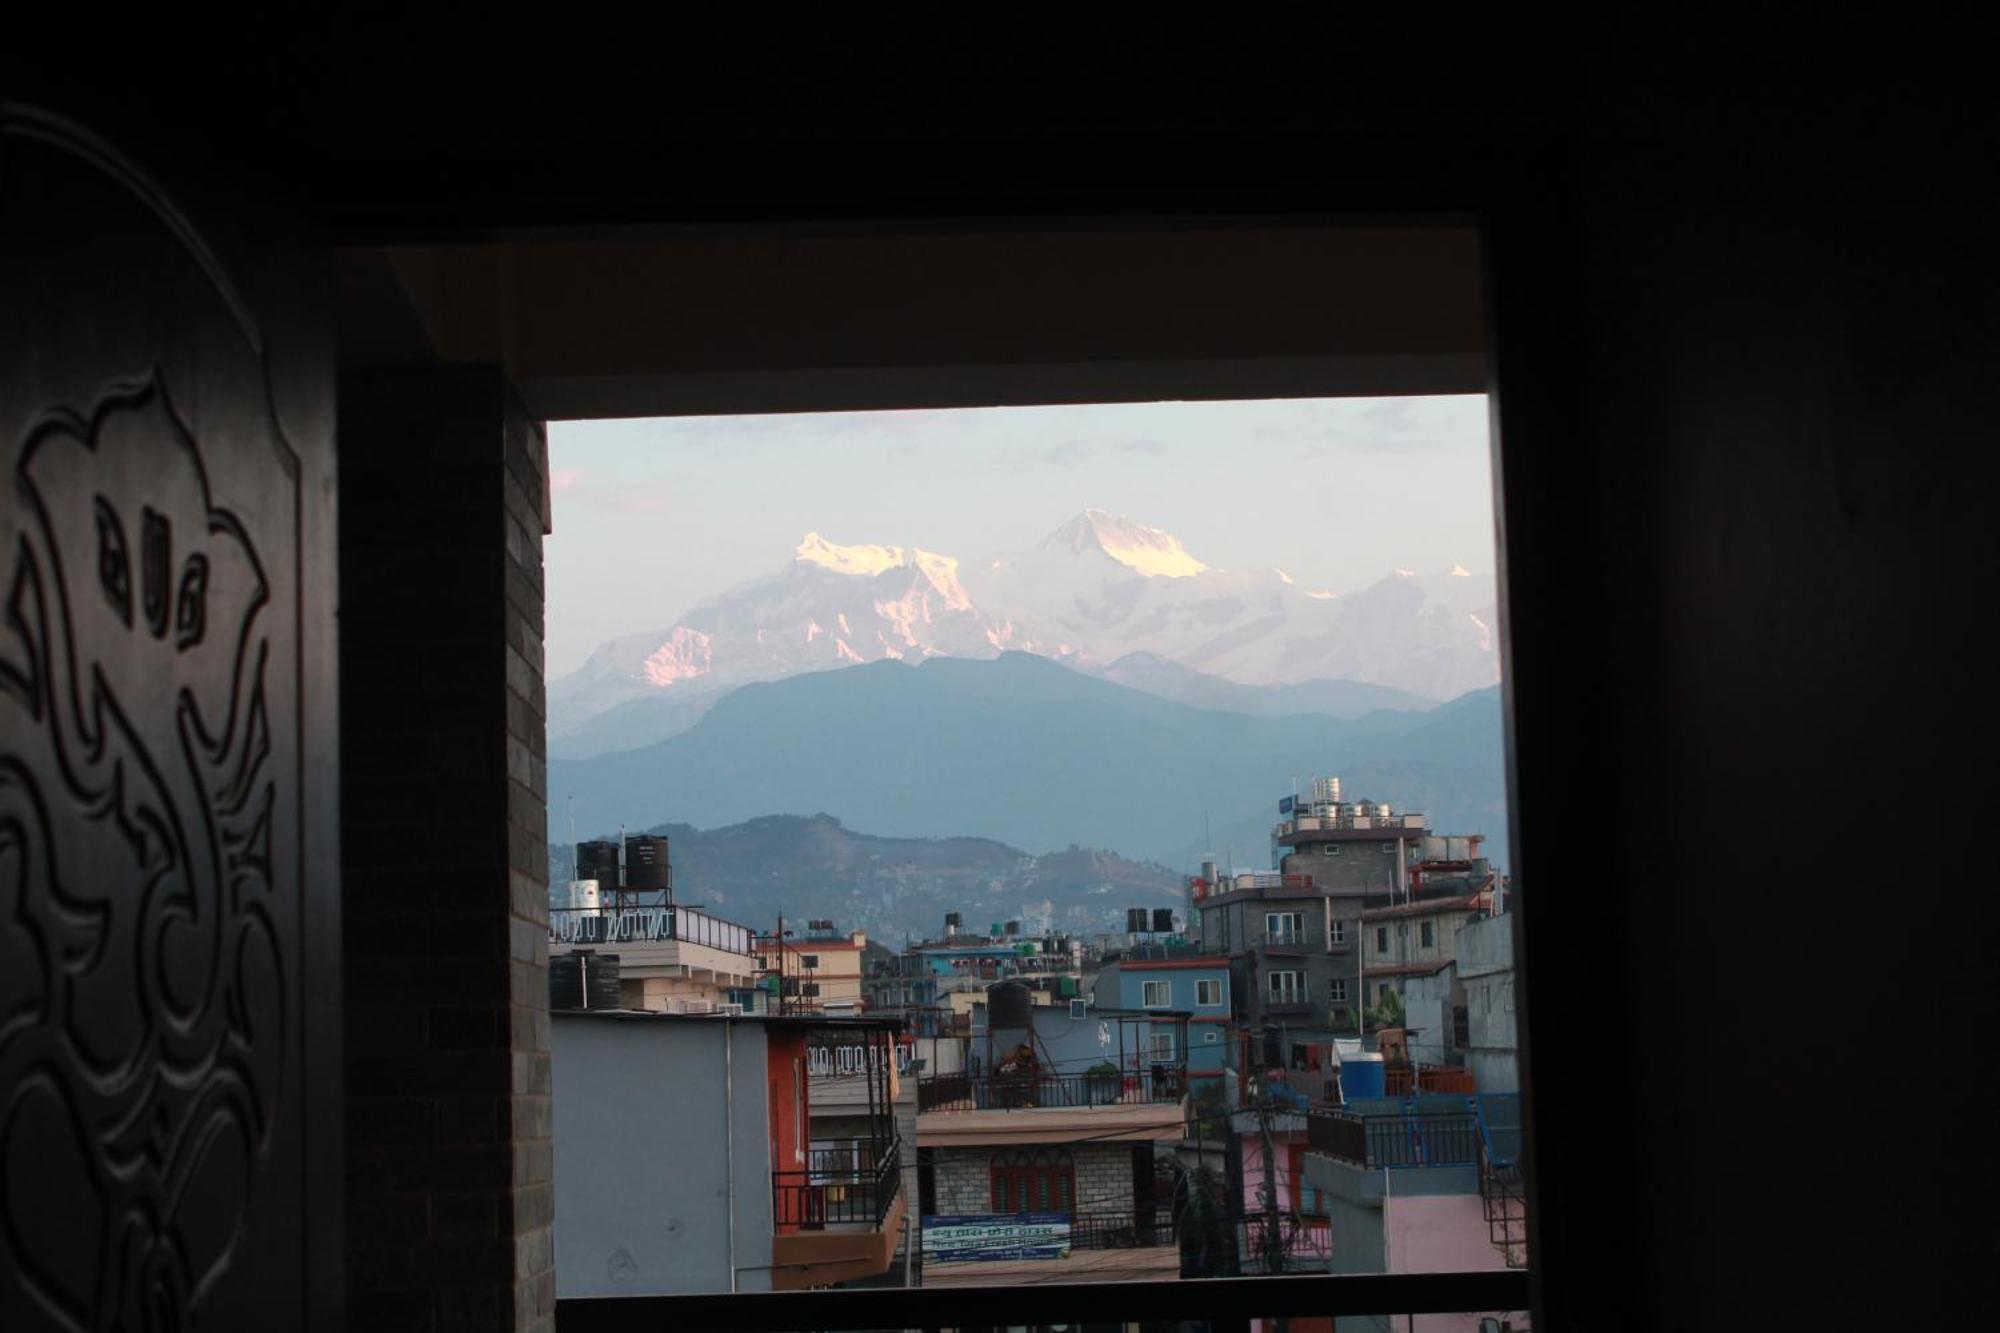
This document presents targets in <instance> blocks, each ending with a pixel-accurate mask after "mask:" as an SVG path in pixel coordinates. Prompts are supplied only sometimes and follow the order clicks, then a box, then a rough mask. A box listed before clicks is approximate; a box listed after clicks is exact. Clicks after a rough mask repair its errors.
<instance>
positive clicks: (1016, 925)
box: [1007, 921, 1021, 935]
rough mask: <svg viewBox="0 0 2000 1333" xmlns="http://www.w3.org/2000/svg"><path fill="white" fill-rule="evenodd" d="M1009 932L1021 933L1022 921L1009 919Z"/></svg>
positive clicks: (1013, 933)
mask: <svg viewBox="0 0 2000 1333" xmlns="http://www.w3.org/2000/svg"><path fill="white" fill-rule="evenodd" d="M1007 933H1008V934H1009V935H1018V934H1020V933H1021V923H1020V922H1018V921H1009V922H1008V923H1007Z"/></svg>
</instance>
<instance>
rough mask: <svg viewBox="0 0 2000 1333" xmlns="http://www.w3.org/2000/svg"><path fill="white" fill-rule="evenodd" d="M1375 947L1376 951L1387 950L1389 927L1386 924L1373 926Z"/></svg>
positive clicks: (1383, 951) (1384, 951)
mask: <svg viewBox="0 0 2000 1333" xmlns="http://www.w3.org/2000/svg"><path fill="white" fill-rule="evenodd" d="M1375 949H1376V951H1377V952H1378V953H1387V952H1389V928H1388V927H1387V926H1377V927H1375Z"/></svg>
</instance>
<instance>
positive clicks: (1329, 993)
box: [1326, 977, 1347, 1004]
mask: <svg viewBox="0 0 2000 1333" xmlns="http://www.w3.org/2000/svg"><path fill="white" fill-rule="evenodd" d="M1326 998H1327V999H1329V1000H1331V1001H1332V1002H1333V1003H1335V1004H1346V1003H1347V978H1346V977H1335V978H1334V979H1333V980H1332V981H1329V982H1328V983H1327V985H1326Z"/></svg>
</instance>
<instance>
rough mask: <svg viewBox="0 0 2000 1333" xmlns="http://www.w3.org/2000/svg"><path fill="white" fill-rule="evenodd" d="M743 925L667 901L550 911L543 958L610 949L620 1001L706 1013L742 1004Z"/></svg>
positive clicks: (750, 979)
mask: <svg viewBox="0 0 2000 1333" xmlns="http://www.w3.org/2000/svg"><path fill="white" fill-rule="evenodd" d="M750 941H751V932H750V928H749V927H748V926H739V925H737V924H736V923H735V922H733V921H724V920H723V919H722V918H720V917H715V916H710V915H709V914H708V913H706V912H701V911H697V910H695V909H693V908H689V907H677V906H674V905H672V904H667V905H664V906H654V907H641V908H633V909H628V910H625V911H617V910H613V909H612V908H611V907H609V906H602V907H575V908H565V909H561V910H555V911H551V912H550V913H549V956H550V957H551V958H560V957H562V956H563V955H564V954H568V953H572V952H575V951H578V950H582V949H589V950H591V951H593V952H595V953H598V954H615V955H617V958H618V964H619V996H618V998H619V1003H620V1004H621V1005H622V1006H623V1007H624V1008H627V1009H644V1010H648V1011H650V1012H653V1013H712V1012H715V1011H717V1010H719V1009H722V1008H724V1007H726V1006H728V1005H730V1004H732V1003H737V1004H740V1003H742V999H743V993H744V992H745V991H746V990H748V989H749V988H750V987H752V986H754V985H755V983H756V978H757V964H756V962H755V960H754V958H753V955H752V954H751V950H750Z"/></svg>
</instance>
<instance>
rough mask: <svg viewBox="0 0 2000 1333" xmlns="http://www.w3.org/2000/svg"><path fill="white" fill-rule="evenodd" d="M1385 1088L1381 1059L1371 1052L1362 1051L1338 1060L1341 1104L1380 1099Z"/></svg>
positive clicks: (1385, 1081) (1385, 1080)
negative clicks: (1366, 1099) (1372, 1098)
mask: <svg viewBox="0 0 2000 1333" xmlns="http://www.w3.org/2000/svg"><path fill="white" fill-rule="evenodd" d="M1386 1086H1387V1079H1386V1078H1385V1077H1384V1076H1383V1073H1382V1057H1381V1056H1380V1055H1378V1054H1376V1053H1375V1052H1373V1051H1362V1052H1359V1053H1358V1054H1355V1055H1344V1056H1342V1057H1341V1058H1340V1099H1341V1100H1342V1101H1343V1102H1352V1101H1356V1100H1358V1099H1360V1098H1362V1097H1380V1096H1382V1095H1383V1092H1384V1089H1385V1087H1386Z"/></svg>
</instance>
